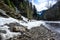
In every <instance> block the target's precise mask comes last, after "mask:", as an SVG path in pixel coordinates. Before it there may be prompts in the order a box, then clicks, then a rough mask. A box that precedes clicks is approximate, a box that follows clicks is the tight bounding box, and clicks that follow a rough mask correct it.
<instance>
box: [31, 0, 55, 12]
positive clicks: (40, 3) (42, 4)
mask: <svg viewBox="0 0 60 40" xmlns="http://www.w3.org/2000/svg"><path fill="white" fill-rule="evenodd" d="M30 1H31V2H32V4H33V5H35V6H36V8H37V10H38V11H41V10H46V9H48V8H47V5H48V0H30ZM55 3H56V0H49V4H51V5H54V4H55Z"/></svg>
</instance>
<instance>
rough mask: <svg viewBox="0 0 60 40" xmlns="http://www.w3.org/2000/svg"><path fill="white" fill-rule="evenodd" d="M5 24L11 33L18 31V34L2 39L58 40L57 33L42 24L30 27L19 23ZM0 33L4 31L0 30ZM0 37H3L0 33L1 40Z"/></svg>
mask: <svg viewBox="0 0 60 40" xmlns="http://www.w3.org/2000/svg"><path fill="white" fill-rule="evenodd" d="M5 25H6V26H8V27H9V28H8V30H10V32H12V34H13V33H18V32H19V34H15V35H13V37H10V38H8V39H7V37H6V38H5V39H3V40H60V34H59V33H56V32H53V31H51V30H49V29H47V28H45V27H44V26H43V25H41V26H38V27H33V28H31V29H28V28H27V27H25V26H22V25H20V24H19V23H10V24H5ZM5 31H6V30H5ZM0 33H4V31H3V32H2V31H1V30H0ZM5 33H6V32H5ZM5 36H7V35H5ZM10 36H11V35H10ZM2 38H3V37H2V35H0V39H1V40H2Z"/></svg>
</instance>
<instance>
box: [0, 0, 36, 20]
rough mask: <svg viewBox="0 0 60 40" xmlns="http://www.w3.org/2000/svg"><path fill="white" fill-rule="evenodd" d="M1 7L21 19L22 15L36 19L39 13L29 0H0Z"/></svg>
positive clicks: (8, 13)
mask: <svg viewBox="0 0 60 40" xmlns="http://www.w3.org/2000/svg"><path fill="white" fill-rule="evenodd" d="M0 9H2V10H4V11H5V12H6V14H7V15H9V16H10V17H13V18H15V19H21V15H22V16H24V17H26V18H28V19H34V17H35V16H36V15H35V13H37V10H36V8H35V6H34V5H32V3H31V2H29V0H0Z"/></svg>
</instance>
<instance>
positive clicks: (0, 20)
mask: <svg viewBox="0 0 60 40" xmlns="http://www.w3.org/2000/svg"><path fill="white" fill-rule="evenodd" d="M22 18H23V20H24V21H26V22H27V23H26V22H24V21H23V20H20V21H18V20H16V19H14V18H11V17H9V18H3V17H0V30H6V31H7V33H6V34H3V35H2V36H4V38H6V37H7V38H10V37H13V36H14V35H17V34H19V33H13V32H10V30H8V28H9V27H8V26H6V25H4V24H6V23H7V24H9V23H14V22H17V23H19V24H20V25H23V26H27V27H28V29H31V28H32V27H37V26H40V25H41V24H43V25H44V27H46V28H48V29H50V30H53V31H55V32H59V33H60V28H58V27H57V28H55V27H51V26H50V25H47V24H46V23H60V21H42V20H40V21H37V20H31V21H28V19H27V18H25V17H23V16H22ZM1 25H4V26H3V27H2V26H1Z"/></svg>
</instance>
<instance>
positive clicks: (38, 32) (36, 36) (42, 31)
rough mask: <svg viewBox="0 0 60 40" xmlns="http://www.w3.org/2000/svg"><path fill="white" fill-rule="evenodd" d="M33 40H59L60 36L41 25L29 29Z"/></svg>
mask: <svg viewBox="0 0 60 40" xmlns="http://www.w3.org/2000/svg"><path fill="white" fill-rule="evenodd" d="M30 33H31V35H32V38H33V40H60V38H59V37H60V36H59V35H60V34H59V33H56V32H53V31H51V30H49V29H47V28H45V27H44V26H43V25H41V26H38V27H33V28H31V29H30Z"/></svg>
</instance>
